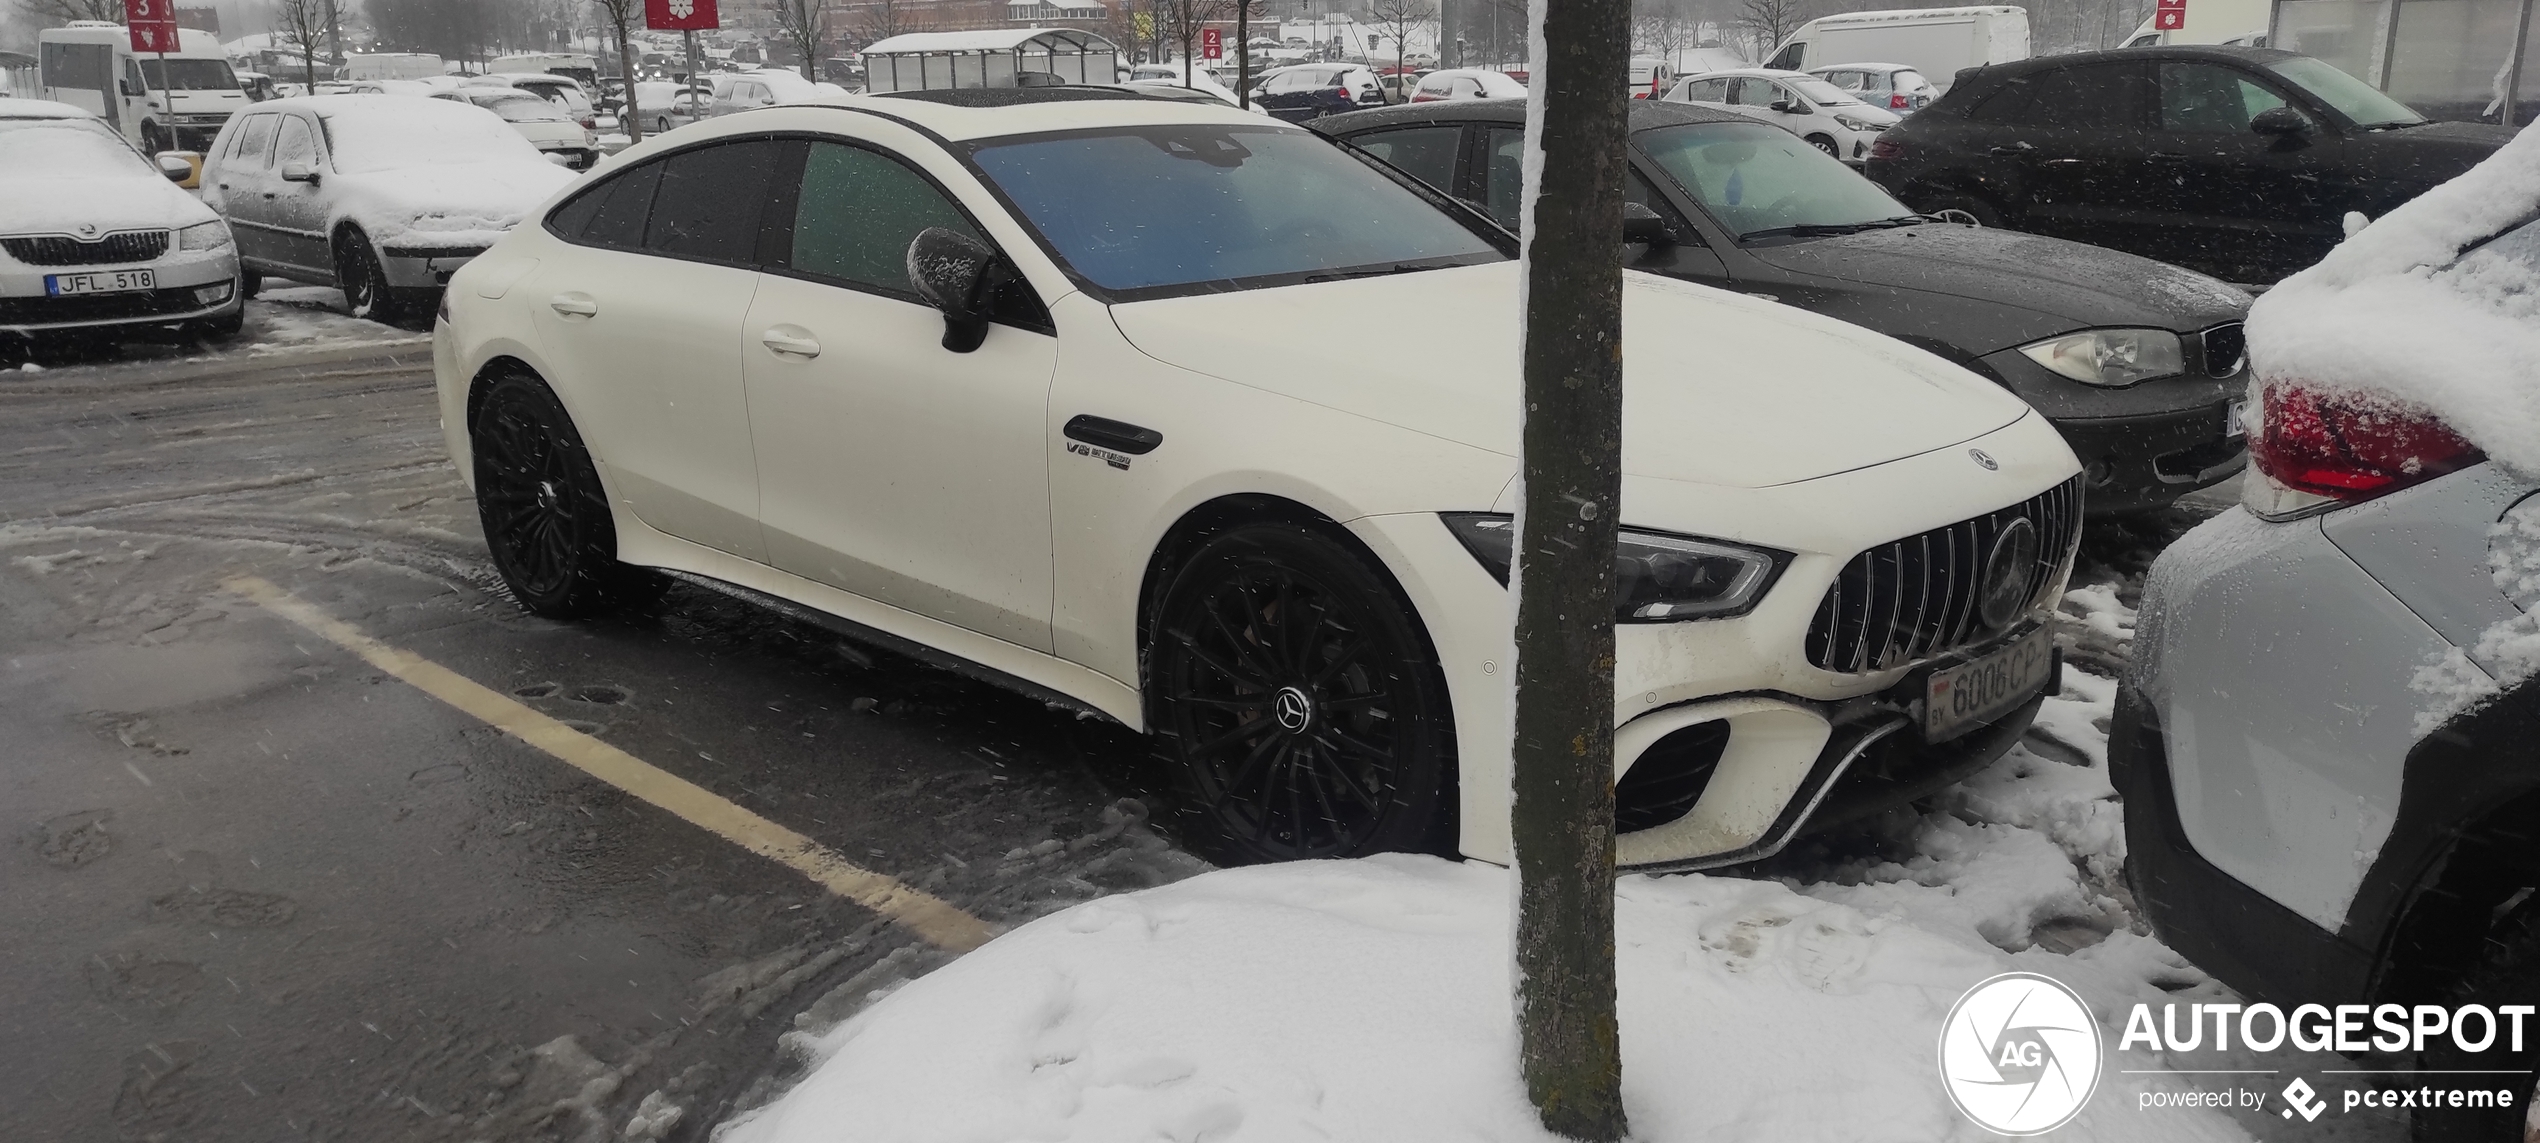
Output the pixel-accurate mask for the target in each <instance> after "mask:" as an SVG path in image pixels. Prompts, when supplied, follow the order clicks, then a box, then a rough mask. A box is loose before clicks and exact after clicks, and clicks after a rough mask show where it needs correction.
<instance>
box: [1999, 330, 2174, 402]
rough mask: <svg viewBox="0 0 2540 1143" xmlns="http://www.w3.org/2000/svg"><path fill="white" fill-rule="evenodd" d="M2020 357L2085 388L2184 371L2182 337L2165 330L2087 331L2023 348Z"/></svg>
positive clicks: (2120, 384)
mask: <svg viewBox="0 0 2540 1143" xmlns="http://www.w3.org/2000/svg"><path fill="white" fill-rule="evenodd" d="M2020 352H2022V353H2025V354H2027V355H2028V359H2029V360H2031V361H2034V362H2036V363H2038V364H2040V365H2043V366H2045V367H2047V368H2048V369H2052V370H2054V371H2055V372H2057V373H2060V374H2062V375H2064V376H2066V377H2070V378H2072V379H2073V380H2075V381H2079V382H2081V383H2082V384H2084V385H2106V386H2109V387H2112V388H2114V387H2119V386H2125V385H2132V384H2134V383H2135V382H2137V381H2144V380H2148V379H2150V378H2154V377H2168V376H2171V375H2173V374H2177V373H2182V372H2185V371H2186V364H2185V362H2186V355H2185V353H2183V352H2182V351H2181V350H2180V348H2179V342H2178V335H2177V334H2175V333H2171V332H2170V331H2168V330H2166V329H2086V330H2083V331H2081V332H2080V333H2068V334H2065V335H2064V336H2062V337H2051V338H2048V339H2046V340H2044V341H2041V342H2038V343H2036V344H2034V345H2023V346H2021V347H2020Z"/></svg>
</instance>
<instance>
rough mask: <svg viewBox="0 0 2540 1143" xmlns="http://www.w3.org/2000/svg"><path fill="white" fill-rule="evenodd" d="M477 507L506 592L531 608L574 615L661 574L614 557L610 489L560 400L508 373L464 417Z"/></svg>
mask: <svg viewBox="0 0 2540 1143" xmlns="http://www.w3.org/2000/svg"><path fill="white" fill-rule="evenodd" d="M469 437H470V442H471V444H472V446H473V449H474V452H475V454H476V455H475V462H476V464H475V468H476V511H477V518H478V520H479V522H480V523H481V524H482V525H483V527H484V529H485V546H486V548H487V549H489V550H490V551H491V552H492V553H493V556H494V570H496V571H497V572H500V573H501V574H502V577H503V583H504V585H505V586H507V587H509V588H511V592H512V598H514V599H516V600H518V601H519V602H520V605H521V607H522V608H524V609H526V610H528V611H529V612H530V613H531V614H534V615H541V616H545V617H547V618H549V619H575V618H580V617H582V616H586V615H591V614H595V613H597V612H600V611H603V610H608V609H610V608H612V607H618V606H625V605H633V604H641V603H644V602H648V601H649V599H650V598H651V597H653V596H657V595H658V594H659V593H660V589H661V586H662V584H661V580H660V577H659V576H658V575H655V574H654V573H651V572H647V571H644V570H642V569H640V568H633V567H629V566H627V565H625V564H621V563H619V562H618V560H617V525H616V522H615V521H614V520H612V519H611V518H610V516H609V506H608V494H607V492H606V491H604V490H603V489H602V488H601V486H600V476H599V473H598V471H597V470H596V469H594V468H593V467H592V465H591V454H590V451H589V450H588V449H586V448H585V447H583V444H582V434H581V433H580V432H578V431H576V430H575V429H574V427H573V418H572V417H571V416H569V415H567V414H566V412H565V408H564V403H563V402H561V401H558V400H557V399H556V395H555V392H554V391H553V390H550V389H549V388H547V386H546V384H545V383H544V382H542V381H540V380H538V379H537V378H536V377H533V376H530V375H527V374H524V373H510V374H506V375H504V376H503V377H501V378H498V379H497V380H496V381H495V382H494V385H493V388H492V389H490V390H488V391H487V392H486V394H485V400H484V403H483V404H482V405H481V406H479V408H478V409H477V413H476V419H475V420H474V421H473V422H472V423H471V424H470V425H469Z"/></svg>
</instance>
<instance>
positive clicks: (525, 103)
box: [473, 91, 565, 123]
mask: <svg viewBox="0 0 2540 1143" xmlns="http://www.w3.org/2000/svg"><path fill="white" fill-rule="evenodd" d="M473 102H474V103H475V104H476V105H477V106H479V107H482V108H484V109H486V110H488V111H491V112H493V113H494V114H496V115H500V116H502V117H503V121H504V122H506V123H562V122H564V119H565V114H564V110H563V109H562V108H559V107H557V106H556V105H555V104H553V103H549V102H547V101H546V100H544V99H540V98H538V97H537V96H535V95H531V94H529V93H528V92H525V91H524V92H521V93H520V94H518V95H500V96H496V97H494V98H491V99H477V100H474V101H473Z"/></svg>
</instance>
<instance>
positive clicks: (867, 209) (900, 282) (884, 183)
mask: <svg viewBox="0 0 2540 1143" xmlns="http://www.w3.org/2000/svg"><path fill="white" fill-rule="evenodd" d="M936 226H940V227H942V228H944V229H946V230H950V231H953V232H954V233H957V234H964V235H968V236H970V237H972V238H980V237H981V235H980V234H979V231H978V229H977V228H975V227H973V226H972V225H971V224H970V220H969V218H967V217H966V216H964V215H963V214H962V213H961V209H960V208H959V207H956V206H954V205H953V204H952V201H951V200H949V199H947V198H945V197H944V195H943V192H942V191H939V190H936V189H935V187H934V184H932V183H929V182H927V181H926V179H925V178H924V177H923V176H920V175H919V174H918V173H917V172H915V171H913V170H910V169H909V168H908V167H906V166H905V165H902V164H901V163H900V162H899V161H898V160H896V159H893V158H890V157H889V156H886V155H881V154H877V153H875V152H872V151H868V150H865V149H863V148H861V147H850V146H847V145H845V144H842V143H813V144H812V145H811V150H810V153H809V154H807V155H806V156H804V159H803V179H802V193H801V194H800V195H799V196H798V197H797V198H796V199H795V202H794V244H793V251H792V253H791V254H790V255H789V256H788V257H787V259H786V262H785V264H786V266H787V268H789V269H793V270H797V271H800V272H802V273H805V274H810V275H813V276H815V277H820V278H825V279H829V280H831V281H837V282H845V283H848V284H850V285H857V286H869V287H872V288H874V289H878V290H882V291H885V292H887V293H891V294H896V295H902V296H909V297H914V296H915V294H914V292H913V290H912V288H911V287H910V285H909V281H908V245H909V243H910V241H912V240H914V239H915V238H916V237H917V235H918V233H919V232H920V231H923V230H925V229H927V228H928V227H936Z"/></svg>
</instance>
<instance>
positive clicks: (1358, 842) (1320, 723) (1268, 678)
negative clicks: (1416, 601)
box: [1148, 523, 1455, 864]
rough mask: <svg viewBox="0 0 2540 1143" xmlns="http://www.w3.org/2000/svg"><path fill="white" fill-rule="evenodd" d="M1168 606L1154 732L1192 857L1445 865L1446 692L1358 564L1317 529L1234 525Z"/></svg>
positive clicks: (1451, 768) (1391, 597)
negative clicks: (1382, 856) (1416, 859)
mask: <svg viewBox="0 0 2540 1143" xmlns="http://www.w3.org/2000/svg"><path fill="white" fill-rule="evenodd" d="M1162 600H1163V602H1162V604H1161V605H1160V606H1159V607H1158V608H1157V610H1156V614H1155V616H1154V621H1153V623H1152V624H1151V626H1150V631H1151V636H1150V640H1151V643H1150V648H1149V653H1148V682H1149V686H1150V688H1151V689H1150V694H1151V695H1152V698H1153V704H1152V709H1153V710H1154V712H1155V717H1154V718H1153V719H1152V720H1151V725H1153V726H1154V727H1155V728H1156V730H1157V736H1156V741H1157V748H1158V753H1159V755H1160V757H1161V760H1162V762H1163V763H1164V764H1165V766H1166V767H1167V769H1168V770H1169V771H1170V772H1171V773H1172V774H1173V775H1174V778H1175V781H1176V783H1177V785H1178V786H1179V788H1180V793H1181V797H1182V810H1183V815H1184V818H1185V820H1186V822H1187V823H1188V824H1189V826H1190V829H1189V832H1190V834H1191V835H1192V836H1191V840H1192V842H1193V843H1194V844H1196V845H1198V846H1199V847H1200V848H1202V849H1203V850H1204V851H1206V852H1208V853H1209V855H1210V856H1211V857H1212V858H1214V859H1215V860H1217V861H1219V862H1221V863H1224V864H1245V863H1252V862H1263V861H1290V860H1298V859H1305V858H1325V857H1356V856H1360V855H1363V854H1369V853H1381V852H1389V851H1410V852H1430V853H1434V852H1445V851H1447V850H1449V849H1451V847H1452V845H1453V842H1454V830H1453V820H1454V815H1453V812H1452V806H1453V799H1454V793H1455V740H1454V731H1453V729H1452V726H1453V724H1452V722H1451V720H1450V718H1449V705H1448V699H1447V692H1446V680H1445V677H1444V675H1443V674H1442V673H1441V672H1440V671H1439V669H1438V664H1437V657H1436V654H1435V653H1434V652H1433V651H1431V650H1430V649H1429V643H1428V638H1427V636H1426V635H1425V633H1424V632H1423V631H1422V630H1421V628H1420V626H1419V624H1418V621H1417V620H1416V619H1415V618H1414V617H1413V616H1412V614H1411V612H1410V609H1409V607H1408V606H1407V605H1406V604H1405V603H1404V602H1403V601H1402V600H1401V598H1400V595H1399V593H1397V592H1396V591H1395V590H1393V587H1392V585H1391V583H1390V582H1389V581H1387V580H1386V579H1385V578H1384V577H1383V576H1382V575H1381V574H1380V573H1378V572H1376V571H1374V570H1371V568H1370V566H1369V564H1368V563H1367V561H1366V560H1365V559H1364V558H1363V557H1362V556H1360V555H1359V554H1358V553H1357V552H1356V551H1354V550H1353V549H1352V548H1351V547H1350V546H1348V545H1346V544H1345V543H1344V542H1342V541H1341V540H1340V539H1338V538H1336V537H1334V536H1333V535H1331V534H1330V533H1328V532H1325V531H1323V530H1320V529H1316V528H1312V527H1306V526H1302V525H1297V524H1289V523H1261V524H1249V525H1244V526H1240V527H1237V528H1234V529H1231V530H1229V531H1227V532H1225V533H1224V534H1222V535H1219V536H1217V537H1216V538H1214V539H1212V540H1211V541H1209V542H1208V543H1207V544H1206V545H1205V546H1203V547H1201V548H1200V549H1199V550H1198V551H1197V552H1195V553H1193V554H1192V556H1191V557H1190V558H1189V559H1188V560H1187V561H1185V562H1184V563H1183V564H1182V566H1181V567H1180V568H1179V569H1178V570H1177V571H1176V572H1175V573H1174V574H1173V576H1172V579H1171V581H1170V583H1169V585H1168V586H1167V588H1166V590H1165V591H1164V592H1163V595H1162Z"/></svg>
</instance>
